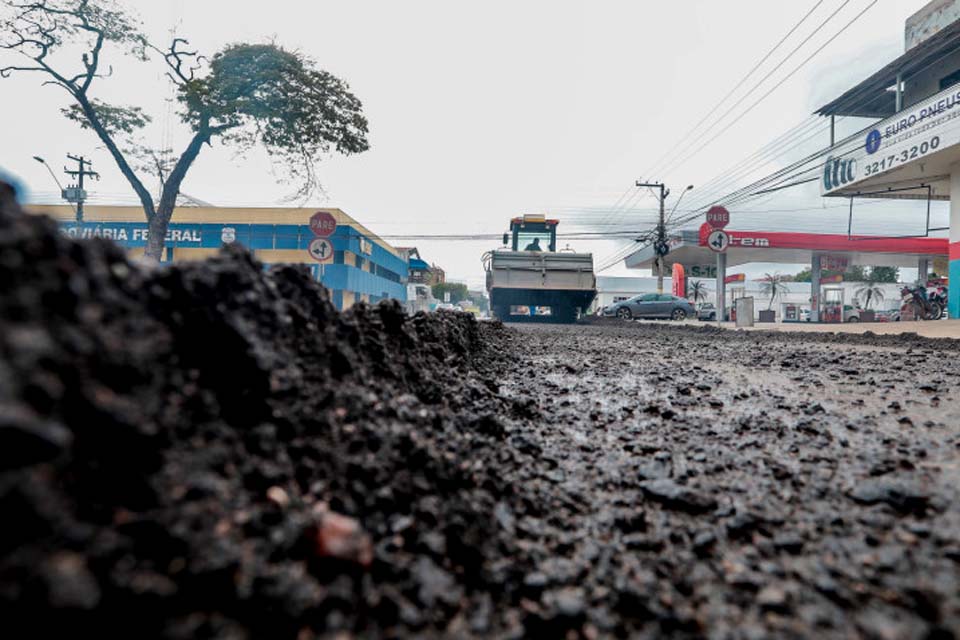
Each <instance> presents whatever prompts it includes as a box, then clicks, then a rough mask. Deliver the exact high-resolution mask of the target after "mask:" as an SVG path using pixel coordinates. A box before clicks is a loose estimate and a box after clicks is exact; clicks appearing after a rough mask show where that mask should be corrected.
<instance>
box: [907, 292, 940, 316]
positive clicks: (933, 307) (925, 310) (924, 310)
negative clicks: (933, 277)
mask: <svg viewBox="0 0 960 640" xmlns="http://www.w3.org/2000/svg"><path fill="white" fill-rule="evenodd" d="M900 295H901V296H902V297H903V300H904V304H903V306H901V307H900V314H901V317H903V316H904V311H907V313H909V312H910V311H912V312H913V316H914V317H915V318H917V319H918V320H939V319H940V318H941V316H943V304H942V303H941V302H940V301H939V300H938V299H937V297H936V296H933V297H931V296H927V288H926V287H924V286H918V287H904V288H903V289H901V290H900Z"/></svg>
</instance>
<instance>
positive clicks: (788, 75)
mask: <svg viewBox="0 0 960 640" xmlns="http://www.w3.org/2000/svg"><path fill="white" fill-rule="evenodd" d="M850 2H851V0H844V2H843V4H841V5H840V6H839V7H838V8H837V9H836V10H834V11H833V13H831V14H830V15H829V16H827V18H826V19H825V20H824V21H823V22H821V23H820V25H819V26H817V28H816V29H814V31H813V32H812V33H811V34H810V35H808V36H807V37H806V38H804V39H803V41H802V42H801V43H800V44H799V45H797V46H796V47H795V48H794V49H793V50H792V51H791V52H790V53H789V54H787V56H786V57H785V58H784V59H783V60H781V61H780V63H779V64H777V66H776V67H774V68H773V69H771V70H770V71H769V72H768V73H767V75H765V76H764V77H763V78H762V79H761V80H760V82H758V83H757V84H756V85H754V86H753V88H751V89H750V91H748V92H747V93H745V94H744V95H743V96H741V97H740V99H739V100H737V102H736V103H734V105H733V106H732V107H730V108H729V109H727V111H725V112H724V114H723V115H722V116H720V118H718V119H717V121H716V122H714V124H713V125H711V127H710V128H708V129H707V131H710V130H711V129H712V128H713V127H714V126H716V125H718V124H719V123H721V122H723V120H724V119H726V117H727V116H729V115H730V114H731V113H732V112H733V111H734V109H736V108H737V107H738V106H740V105H741V104H742V103H743V101H744V100H746V99H747V98H748V97H749V96H750V95H752V94H753V92H754V91H756V90H757V89H759V88H760V86H761V85H763V83H764V82H766V81H767V79H769V78H770V76H772V75H773V74H774V73H775V72H776V71H777V70H779V69H780V67H782V66H783V65H784V64H786V62H787V61H788V60H789V59H790V58H792V57H793V56H794V55H795V54H796V52H797V51H799V50H800V49H801V48H802V47H803V46H804V45H805V44H806V43H807V42H809V41H810V40H811V39H812V38H813V36H815V35H816V34H817V33H819V32H820V31H821V30H822V29H823V28H824V27H825V26H826V25H827V24H828V23H829V22H830V21H831V20H833V18H834V17H835V16H836V15H837V14H838V13H839V12H840V11H841V10H843V8H844V7H846V6H847V5H848V4H850ZM877 2H878V0H873V1H872V2H871V3H870V4H869V5H867V7H866V8H865V9H864V10H863V11H861V12H860V13H859V14H857V15H856V16H855V17H854V18H853V20H851V21H850V22H848V23H847V24H846V25H845V26H844V27H843V28H841V29H840V31H838V32H837V33H835V34H834V35H833V36H832V37H831V38H830V39H829V40H827V41H826V42H825V43H823V44H822V45H820V47H818V48H817V49H816V50H815V51H814V52H813V53H812V54H811V55H810V56H808V57H807V58H806V59H805V60H804V61H803V62H801V63H800V64H799V65H798V66H797V67H796V68H794V70H793V71H791V72H790V73H788V74H787V75H786V76H785V77H784V78H783V79H781V80H780V82H778V83H777V84H775V85H774V86H773V87H772V88H771V89H770V90H769V91H767V92H766V93H765V94H763V96H761V97H760V99H759V100H757V101H756V102H754V103H753V104H752V105H751V106H750V107H748V108H747V110H746V111H743V112H741V113H740V115H738V116H737V117H736V118H735V119H734V120H733V121H732V122H730V123H729V124H727V125H726V126H724V127H723V129H721V130H720V131H719V132H718V133H716V134H715V135H714V136H713V137H712V138H710V139H709V140H708V141H707V142H705V143H703V144H701V145H700V146H699V147H697V148H695V149H693V153H691V154H688V155H686V156H683V154H686V153H687V151H689V150H690V149H692V148H693V147H692V146H688V147H687V148H686V149H685V150H684V151H683V152H682V154H681V156H683V157H682V158H679V159H678V160H675V161H674V162H673V163H672V164H671V165H670V166H669V167H668V169H666V170H665V172H666V171H669V170H671V169H673V168H675V167H676V166H677V165H678V163H679V162H686V161H688V160H690V159H691V158H693V157H694V156H696V155H697V154H698V153H700V152H701V151H703V149H705V148H706V147H708V146H709V145H710V144H711V143H713V141H714V140H716V139H717V138H719V137H720V136H721V135H723V134H724V133H726V132H727V131H729V130H730V128H731V127H732V126H733V125H735V124H736V123H737V122H739V121H740V120H741V119H743V117H744V116H745V115H746V114H748V113H749V112H750V111H752V110H753V109H754V108H755V107H756V106H757V105H758V104H760V103H761V102H763V100H765V99H766V98H767V96H769V95H770V94H771V93H773V92H774V91H775V90H777V89H778V88H780V87H781V86H782V85H783V83H784V82H786V81H787V80H789V79H790V78H791V77H792V76H793V75H794V74H795V73H796V72H797V71H799V70H800V69H801V68H802V67H803V66H804V65H806V64H807V63H808V62H809V61H810V60H811V59H813V57H814V56H816V55H817V54H818V53H820V52H821V51H823V49H824V48H825V47H826V46H827V45H829V44H830V43H831V42H833V41H834V40H835V39H836V38H837V37H838V36H839V35H840V34H841V33H843V32H844V31H846V30H847V28H849V27H850V25H852V24H853V23H854V22H856V21H857V20H858V19H859V18H860V16H862V15H863V14H864V13H866V11H867V10H868V9H870V7H872V6H873V5H875V4H876V3H877ZM705 133H706V132H705Z"/></svg>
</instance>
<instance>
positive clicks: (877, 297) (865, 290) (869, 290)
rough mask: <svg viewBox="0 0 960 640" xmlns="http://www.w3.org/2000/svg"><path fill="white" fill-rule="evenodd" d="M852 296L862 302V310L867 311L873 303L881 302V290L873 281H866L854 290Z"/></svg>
mask: <svg viewBox="0 0 960 640" xmlns="http://www.w3.org/2000/svg"><path fill="white" fill-rule="evenodd" d="M854 295H855V296H856V297H857V298H859V299H862V300H863V308H864V309H869V308H870V305H871V304H872V303H873V302H881V301H882V300H883V288H881V287H880V286H879V285H877V283H876V282H874V281H873V280H867V281H866V282H864V283H863V284H862V285H861V286H860V288H859V289H857V290H856V292H855V293H854Z"/></svg>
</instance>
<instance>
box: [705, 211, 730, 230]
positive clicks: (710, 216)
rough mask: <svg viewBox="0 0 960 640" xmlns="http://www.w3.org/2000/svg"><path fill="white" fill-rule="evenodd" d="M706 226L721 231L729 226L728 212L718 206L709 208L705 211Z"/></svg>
mask: <svg viewBox="0 0 960 640" xmlns="http://www.w3.org/2000/svg"><path fill="white" fill-rule="evenodd" d="M707 224H709V225H710V226H711V227H713V228H714V229H723V228H724V227H725V226H727V225H728V224H730V212H729V211H727V210H726V208H725V207H721V206H720V205H716V206H714V207H710V210H709V211H707Z"/></svg>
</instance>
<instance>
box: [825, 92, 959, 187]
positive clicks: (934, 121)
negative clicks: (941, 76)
mask: <svg viewBox="0 0 960 640" xmlns="http://www.w3.org/2000/svg"><path fill="white" fill-rule="evenodd" d="M957 118H960V86H958V85H954V86H952V87H950V88H949V89H946V90H944V91H941V92H940V93H938V94H936V95H934V96H932V97H930V98H927V99H926V100H923V101H921V102H918V103H917V104H915V105H914V106H913V107H911V108H910V109H908V110H905V111H901V112H900V113H898V114H896V115H893V116H891V117H889V118H887V119H886V120H883V121H882V122H880V123H878V124H877V125H875V126H874V127H873V128H872V129H870V131H868V132H866V133H865V134H864V135H863V136H862V137H858V138H857V139H856V140H854V141H852V142H851V143H848V144H846V145H841V146H838V147H837V149H835V150H834V153H832V154H831V155H830V156H828V157H827V160H826V162H825V163H824V165H823V173H822V176H821V180H820V192H821V194H823V195H829V194H830V193H832V192H835V191H838V190H841V189H846V188H849V187H852V186H854V185H856V184H857V183H859V182H862V181H864V180H867V179H870V178H873V177H876V176H880V175H882V174H886V173H889V172H890V171H893V170H895V169H900V168H902V167H904V166H907V165H911V164H913V163H914V162H916V161H918V160H922V159H923V158H926V157H927V156H930V155H931V154H933V153H934V152H936V151H940V150H943V149H946V148H947V147H951V146H953V145H955V144H957V143H960V120H957Z"/></svg>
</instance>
